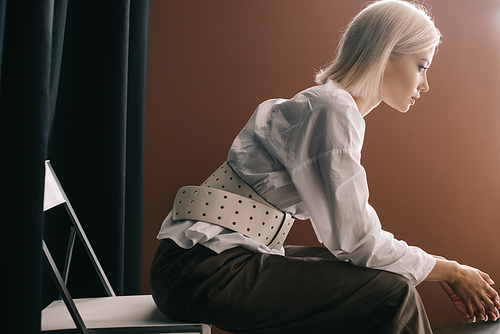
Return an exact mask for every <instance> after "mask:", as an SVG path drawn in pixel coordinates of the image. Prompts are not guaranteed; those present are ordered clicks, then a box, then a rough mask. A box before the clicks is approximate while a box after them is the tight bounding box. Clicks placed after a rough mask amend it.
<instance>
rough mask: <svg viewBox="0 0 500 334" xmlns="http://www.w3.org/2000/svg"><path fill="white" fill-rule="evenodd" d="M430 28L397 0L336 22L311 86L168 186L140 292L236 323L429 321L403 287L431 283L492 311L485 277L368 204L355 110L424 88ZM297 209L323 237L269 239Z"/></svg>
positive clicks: (303, 328)
mask: <svg viewBox="0 0 500 334" xmlns="http://www.w3.org/2000/svg"><path fill="white" fill-rule="evenodd" d="M440 38H441V36H440V33H439V31H438V30H437V29H436V28H435V26H434V23H433V21H432V20H431V18H430V17H429V16H428V14H427V13H426V12H425V10H423V9H422V8H420V7H419V6H417V5H414V4H411V3H408V2H405V1H402V0H382V1H377V2H374V3H372V4H370V5H369V6H367V7H366V8H365V9H363V10H362V11H361V12H360V13H359V14H358V15H357V16H356V17H355V18H354V19H353V21H352V22H351V23H350V24H349V26H348V28H347V30H346V32H345V34H344V35H343V37H342V40H341V41H340V43H339V47H338V52H337V57H336V58H335V60H334V61H333V62H332V63H331V64H330V65H329V66H328V67H327V68H326V69H325V70H324V71H322V72H320V73H318V75H317V78H316V79H317V83H318V84H319V85H317V86H314V87H311V88H309V89H306V90H304V91H302V92H300V93H298V94H297V95H296V96H294V97H293V98H292V99H289V100H285V99H275V100H269V101H266V102H264V103H262V104H261V105H260V106H258V108H257V109H256V111H255V112H254V114H253V116H252V117H251V118H250V120H249V122H248V123H247V125H246V126H245V127H244V129H243V130H242V131H241V132H240V134H239V135H238V136H237V138H236V139H235V140H234V142H233V145H232V146H231V149H230V151H229V154H228V161H227V164H223V165H222V166H221V168H220V169H218V170H217V171H216V172H215V173H214V175H213V176H211V177H209V178H208V179H207V181H206V182H205V183H204V184H203V185H202V186H200V187H185V188H182V189H181V190H180V191H179V193H178V194H177V196H176V200H175V201H174V208H173V210H172V212H171V213H170V214H169V215H168V216H167V218H166V219H165V221H164V222H163V224H162V227H161V229H160V233H159V235H158V238H159V239H162V242H161V244H160V246H159V248H158V251H157V253H156V255H155V258H154V261H153V265H152V268H151V289H152V294H153V297H154V299H155V301H156V303H157V305H158V307H159V308H160V310H162V312H164V313H165V314H167V315H168V316H170V317H171V318H173V319H178V320H184V321H196V322H208V323H211V324H213V325H215V326H217V327H219V328H222V329H225V330H228V331H231V332H237V333H295V332H307V333H316V332H335V333H431V329H430V325H429V323H428V320H427V317H426V314H425V310H424V307H423V305H422V302H421V300H420V297H419V295H418V293H417V291H416V289H415V286H416V285H418V284H419V283H420V282H421V281H423V280H424V279H427V280H434V281H440V282H441V285H442V286H443V288H444V289H445V291H446V293H447V294H448V295H449V296H450V298H451V299H452V301H453V302H454V304H455V306H456V307H457V309H458V310H459V311H460V312H461V313H463V314H464V315H465V316H467V317H469V318H471V319H472V320H475V317H479V318H480V319H483V320H485V319H486V318H487V317H489V318H492V319H497V318H498V316H499V313H498V310H497V308H498V307H500V302H499V297H498V294H497V292H496V291H495V290H494V289H493V288H491V286H490V284H493V281H492V280H491V279H490V278H489V277H488V275H487V274H485V273H482V272H481V271H479V270H477V269H474V268H470V267H467V266H463V265H460V264H458V263H456V262H452V261H448V260H446V259H444V258H441V257H436V256H432V255H429V254H427V253H426V252H424V251H423V250H421V249H420V248H417V247H413V246H408V245H407V244H406V243H405V242H403V241H400V240H396V239H395V238H394V237H393V235H392V234H390V233H388V232H386V231H383V230H382V229H381V225H380V222H379V220H378V217H377V214H376V213H375V211H374V209H373V208H372V207H371V206H370V205H369V204H368V186H367V182H366V175H365V172H364V169H363V167H362V166H361V165H360V152H361V148H362V144H363V137H364V130H365V123H364V120H363V117H364V116H365V115H367V114H368V113H369V112H370V111H371V110H372V109H374V108H375V107H376V106H377V105H378V104H379V103H380V102H382V101H384V102H385V103H387V104H388V105H390V106H391V107H393V108H394V109H396V110H399V111H401V112H406V111H407V110H408V109H409V107H410V106H411V105H413V104H414V103H415V102H416V100H417V99H418V98H419V97H420V94H421V93H422V92H426V91H427V90H428V89H429V86H428V83H427V70H428V67H429V66H430V64H431V63H432V59H433V55H434V53H435V50H436V47H437V46H438V44H439V43H440ZM290 216H293V217H294V218H298V219H308V218H309V219H310V220H311V222H312V224H313V227H314V229H315V231H316V234H317V236H318V239H319V240H320V241H321V242H322V243H323V244H324V245H325V247H326V248H315V247H291V246H288V247H282V245H283V242H284V238H286V235H287V233H288V230H289V229H290V228H291V223H292V219H291V218H290Z"/></svg>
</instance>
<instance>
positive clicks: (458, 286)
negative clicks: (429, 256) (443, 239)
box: [426, 256, 500, 321]
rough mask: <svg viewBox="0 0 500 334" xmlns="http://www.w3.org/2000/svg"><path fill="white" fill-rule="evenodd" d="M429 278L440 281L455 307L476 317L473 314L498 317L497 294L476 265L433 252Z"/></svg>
mask: <svg viewBox="0 0 500 334" xmlns="http://www.w3.org/2000/svg"><path fill="white" fill-rule="evenodd" d="M426 280H428V281H440V283H441V286H442V287H443V289H444V290H445V292H446V293H447V294H448V296H449V297H450V299H451V300H452V301H453V303H454V304H455V307H456V308H457V310H458V311H459V312H460V313H462V314H464V315H465V316H467V317H469V318H471V319H472V320H473V321H475V317H476V316H477V317H479V319H481V320H487V319H488V317H489V318H490V319H493V320H497V319H498V318H499V316H500V314H499V312H498V308H500V298H499V296H498V293H497V292H496V291H495V289H493V288H492V287H491V286H490V284H494V282H493V280H492V279H491V278H490V276H489V275H488V274H486V273H484V272H482V271H480V270H478V269H476V268H472V267H469V266H465V265H461V264H459V263H457V262H455V261H449V260H446V259H444V258H442V257H437V256H436V265H435V266H434V268H433V269H432V271H431V272H430V273H429V275H428V276H427V278H426Z"/></svg>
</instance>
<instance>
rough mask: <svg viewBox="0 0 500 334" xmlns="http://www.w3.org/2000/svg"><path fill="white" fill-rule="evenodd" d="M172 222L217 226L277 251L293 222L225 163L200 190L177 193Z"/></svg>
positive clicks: (186, 188)
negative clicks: (197, 221)
mask: <svg viewBox="0 0 500 334" xmlns="http://www.w3.org/2000/svg"><path fill="white" fill-rule="evenodd" d="M172 211H173V212H172V214H173V220H180V219H191V220H199V221H204V222H208V223H212V224H216V225H220V226H223V227H226V228H228V229H231V230H233V231H236V232H239V233H241V234H243V235H244V236H247V237H249V238H252V239H254V240H256V241H258V242H260V243H262V244H264V245H266V246H268V247H269V248H274V249H279V248H281V247H282V246H283V243H284V241H285V239H286V237H287V235H288V232H289V231H290V228H291V227H292V224H293V222H294V220H295V219H294V218H293V217H292V216H291V215H290V214H289V213H285V212H283V211H281V210H279V209H277V208H276V207H274V206H273V205H271V204H269V203H268V202H267V201H266V200H265V199H263V198H262V197H261V196H260V195H259V194H257V193H256V192H255V191H254V190H253V189H252V188H251V187H250V186H249V185H248V184H246V183H245V181H243V180H242V179H241V178H240V177H239V176H238V174H236V173H235V172H234V171H233V169H232V168H231V167H230V166H229V164H228V163H227V162H225V163H224V164H223V165H222V166H221V167H220V168H218V169H217V170H216V171H215V172H214V173H213V174H212V176H210V177H209V178H208V179H207V180H206V181H205V182H204V183H203V184H202V185H201V186H186V187H182V188H181V189H179V191H178V192H177V195H176V196H175V200H174V205H173V209H172Z"/></svg>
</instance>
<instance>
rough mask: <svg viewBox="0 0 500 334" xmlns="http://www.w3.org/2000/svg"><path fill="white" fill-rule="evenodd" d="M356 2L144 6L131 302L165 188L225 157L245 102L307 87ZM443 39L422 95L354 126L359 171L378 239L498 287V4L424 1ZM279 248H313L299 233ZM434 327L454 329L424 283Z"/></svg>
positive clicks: (170, 191)
mask: <svg viewBox="0 0 500 334" xmlns="http://www.w3.org/2000/svg"><path fill="white" fill-rule="evenodd" d="M364 2H365V1H364V0H349V1H348V0H307V1H306V0H238V1H234V0H211V1H205V0H189V1H186V0H168V1H164V0H153V1H152V7H151V28H150V45H149V65H148V66H149V68H148V93H147V108H146V156H145V189H144V190H145V193H144V233H143V244H144V247H143V285H142V286H143V292H144V293H146V292H148V291H149V286H148V270H149V265H150V263H151V259H152V257H153V255H154V251H155V248H156V246H157V245H158V241H157V240H155V236H156V233H157V232H158V229H159V227H160V224H161V222H162V220H163V218H164V217H165V215H166V214H167V213H168V211H169V210H170V207H171V202H172V200H173V197H174V195H175V192H176V191H177V189H178V188H179V187H181V186H183V185H188V184H199V183H201V182H202V181H203V180H204V179H205V177H206V176H208V174H209V173H210V172H212V171H213V170H214V169H215V168H217V167H218V166H219V165H220V164H221V163H222V162H223V161H224V160H225V158H226V153H227V150H228V148H229V146H230V145H231V142H232V140H233V138H234V137H235V136H236V134H237V133H238V132H239V131H240V129H241V128H242V127H243V125H244V124H245V123H246V121H247V119H248V118H249V117H250V115H251V113H252V112H253V110H254V109H255V107H256V106H257V104H258V103H260V102H262V101H263V100H266V99H268V98H274V97H284V98H287V97H291V96H293V95H294V94H295V93H297V92H298V91H300V90H302V89H304V88H306V87H309V86H311V85H313V84H314V83H313V74H314V70H315V69H318V68H319V67H320V66H322V65H324V64H325V63H327V62H328V61H329V60H330V58H331V57H332V55H333V52H334V49H335V45H336V41H337V40H338V38H339V31H340V30H341V29H342V27H343V26H345V25H346V24H347V22H348V21H349V19H350V18H351V17H353V16H354V15H355V14H356V13H357V12H358V11H359V9H360V8H361V6H362V4H363V3H364ZM425 3H426V4H427V5H428V6H432V13H433V15H434V16H435V19H436V24H437V26H438V27H439V29H440V30H441V31H442V33H443V35H444V41H443V44H442V45H441V47H440V48H439V53H438V54H437V55H436V56H435V58H434V63H433V65H432V67H431V69H430V70H429V84H430V87H431V89H430V92H428V93H425V94H423V96H422V99H420V100H419V101H418V102H417V105H416V106H414V107H412V108H411V110H410V112H408V113H407V114H404V115H402V114H399V113H398V112H396V111H394V110H391V109H389V108H388V107H387V106H385V105H381V106H380V107H379V108H377V109H375V110H374V111H373V112H372V113H371V114H370V115H368V116H367V117H366V122H367V132H366V139H365V146H364V149H363V158H362V161H363V164H364V166H365V168H366V170H367V173H368V179H369V185H370V190H371V197H370V201H371V203H372V205H373V206H374V207H375V209H376V210H377V211H378V213H379V216H380V218H381V221H382V225H383V227H384V228H385V229H387V230H389V231H391V232H392V233H394V234H395V236H396V237H398V238H400V239H404V240H406V241H407V242H408V243H409V244H414V245H418V246H421V247H422V248H423V249H425V250H427V251H428V252H430V253H435V254H440V255H443V256H446V257H448V258H450V259H455V260H457V261H459V262H462V263H466V264H469V265H472V266H477V267H479V268H481V269H483V270H484V271H486V272H488V273H490V274H491V276H492V277H493V279H497V280H499V281H500V266H499V265H498V260H497V259H498V255H499V253H500V235H499V234H500V206H499V205H498V201H499V199H500V131H499V129H500V110H499V107H498V105H499V103H498V97H499V95H500V1H498V0H475V1H469V0H426V1H425ZM288 242H289V243H294V244H305V245H315V244H317V241H316V239H315V237H314V235H313V232H312V231H311V228H310V224H309V222H298V223H297V224H296V226H295V227H294V229H293V233H292V235H291V236H290V238H289V239H288ZM419 290H420V292H421V295H422V298H423V300H424V303H425V304H426V307H427V310H428V314H429V317H430V320H431V322H432V324H433V325H434V326H441V325H447V324H456V323H461V322H463V321H464V319H463V318H462V317H461V316H459V315H458V313H457V312H456V311H455V310H454V307H453V305H452V304H451V303H450V302H449V301H448V300H447V297H446V296H445V295H444V293H442V292H440V291H439V290H440V288H439V287H438V284H436V283H429V282H424V283H422V284H421V285H420V286H419Z"/></svg>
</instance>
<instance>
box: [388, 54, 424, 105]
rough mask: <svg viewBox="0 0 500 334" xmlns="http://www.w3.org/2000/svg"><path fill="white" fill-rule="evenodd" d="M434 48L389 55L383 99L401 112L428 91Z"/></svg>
mask: <svg viewBox="0 0 500 334" xmlns="http://www.w3.org/2000/svg"><path fill="white" fill-rule="evenodd" d="M433 55H434V48H432V49H430V50H429V51H427V52H425V53H424V54H423V55H417V54H408V55H402V56H398V57H393V56H391V57H389V60H388V61H387V66H386V68H385V71H384V78H383V81H382V88H381V97H382V101H384V102H385V103H387V104H388V105H389V106H391V107H392V108H394V109H396V110H399V111H401V112H407V111H408V109H410V106H412V105H414V104H415V102H416V100H417V99H418V98H419V97H420V93H421V92H427V91H428V90H429V85H428V84H427V68H428V67H429V66H430V65H431V62H432V57H433Z"/></svg>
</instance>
